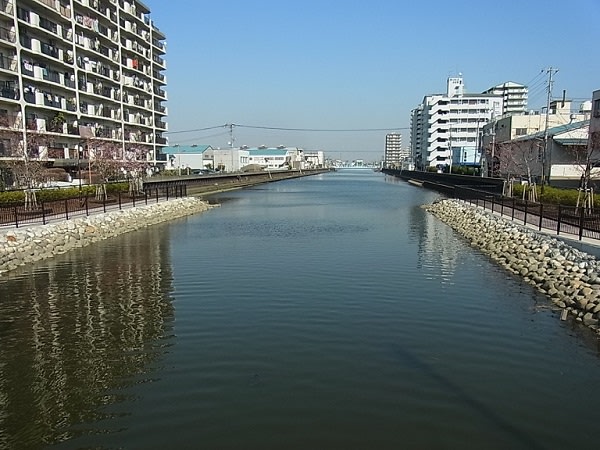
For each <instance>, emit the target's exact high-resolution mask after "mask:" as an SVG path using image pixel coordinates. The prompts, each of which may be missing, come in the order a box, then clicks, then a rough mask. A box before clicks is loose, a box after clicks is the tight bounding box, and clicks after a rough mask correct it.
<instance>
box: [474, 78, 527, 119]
mask: <svg viewBox="0 0 600 450" xmlns="http://www.w3.org/2000/svg"><path fill="white" fill-rule="evenodd" d="M483 93H484V94H492V95H500V96H501V97H502V111H503V113H504V114H523V113H524V112H525V111H527V97H528V93H529V89H528V88H527V86H525V85H524V84H519V83H515V82H513V81H507V82H506V83H502V84H498V85H496V86H492V87H491V88H489V89H488V90H487V91H484V92H483Z"/></svg>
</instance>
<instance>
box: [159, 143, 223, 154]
mask: <svg viewBox="0 0 600 450" xmlns="http://www.w3.org/2000/svg"><path fill="white" fill-rule="evenodd" d="M209 148H212V147H211V146H210V145H174V146H170V147H163V148H162V153H163V154H165V155H183V154H186V155H199V154H201V153H204V152H205V151H206V150H208V149H209Z"/></svg>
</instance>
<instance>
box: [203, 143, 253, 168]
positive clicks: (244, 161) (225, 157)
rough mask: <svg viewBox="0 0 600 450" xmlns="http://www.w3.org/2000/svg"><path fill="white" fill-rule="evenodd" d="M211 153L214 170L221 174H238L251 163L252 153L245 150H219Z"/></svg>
mask: <svg viewBox="0 0 600 450" xmlns="http://www.w3.org/2000/svg"><path fill="white" fill-rule="evenodd" d="M211 153H212V157H213V169H214V170H218V171H219V172H238V171H240V170H241V169H242V168H243V167H245V166H247V165H248V164H249V163H250V151H249V150H248V149H245V148H217V149H213V150H212V151H211Z"/></svg>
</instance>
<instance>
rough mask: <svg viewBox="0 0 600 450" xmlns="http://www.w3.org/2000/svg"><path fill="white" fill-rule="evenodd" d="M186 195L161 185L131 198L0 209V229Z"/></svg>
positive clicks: (84, 197)
mask: <svg viewBox="0 0 600 450" xmlns="http://www.w3.org/2000/svg"><path fill="white" fill-rule="evenodd" d="M186 195H187V189H186V186H185V184H169V183H164V184H161V185H156V186H144V191H143V192H138V193H136V192H132V193H131V194H128V193H122V192H116V193H114V194H108V195H107V196H105V197H103V198H101V199H97V198H96V196H95V195H81V196H79V197H75V198H69V199H63V200H54V201H46V202H44V201H38V202H37V205H36V206H35V207H34V208H32V207H31V206H29V207H26V206H25V204H24V202H21V203H14V204H11V205H0V227H2V226H9V227H21V226H24V225H33V224H43V225H45V224H47V223H48V222H51V221H55V220H68V219H70V218H72V217H78V216H90V215H92V214H97V213H103V212H107V211H112V210H120V209H124V208H131V207H135V206H141V205H148V204H150V203H158V202H160V201H166V200H170V199H176V198H181V197H185V196H186Z"/></svg>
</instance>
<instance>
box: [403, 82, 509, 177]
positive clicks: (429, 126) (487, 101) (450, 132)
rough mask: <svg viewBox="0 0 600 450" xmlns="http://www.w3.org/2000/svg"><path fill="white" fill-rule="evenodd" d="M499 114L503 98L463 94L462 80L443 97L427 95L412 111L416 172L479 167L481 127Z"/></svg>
mask: <svg viewBox="0 0 600 450" xmlns="http://www.w3.org/2000/svg"><path fill="white" fill-rule="evenodd" d="M502 112H503V110H502V97H501V96H500V95H494V94H468V93H465V89H464V83H463V78H462V77H452V78H448V83H447V89H446V93H445V94H436V95H427V96H425V97H424V98H423V102H422V103H421V104H420V105H419V106H418V107H417V108H415V109H413V111H412V117H411V151H412V153H413V157H414V158H415V162H416V165H417V168H420V169H423V168H426V167H437V168H442V167H446V166H452V165H455V164H456V165H476V164H479V160H480V157H481V149H480V142H479V137H480V134H481V129H482V128H483V126H484V125H485V124H486V123H487V122H488V121H489V120H490V119H491V118H492V117H494V116H499V115H501V114H502Z"/></svg>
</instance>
